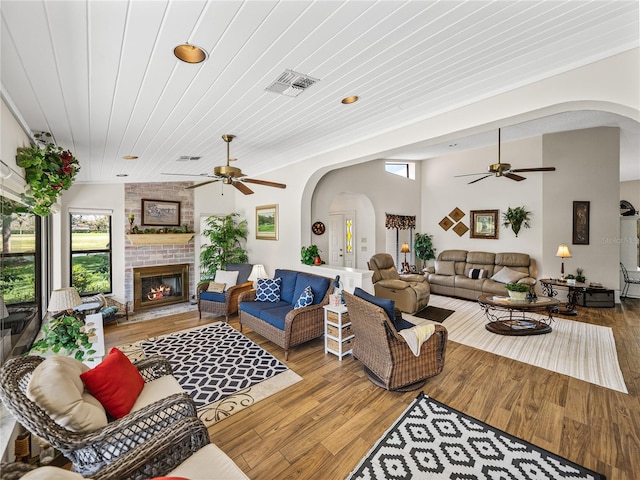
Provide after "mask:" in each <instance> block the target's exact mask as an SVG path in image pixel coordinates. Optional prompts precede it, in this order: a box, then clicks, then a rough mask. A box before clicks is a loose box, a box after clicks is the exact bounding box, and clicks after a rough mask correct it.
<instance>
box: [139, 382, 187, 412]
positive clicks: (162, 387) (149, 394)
mask: <svg viewBox="0 0 640 480" xmlns="http://www.w3.org/2000/svg"><path fill="white" fill-rule="evenodd" d="M174 393H184V390H183V389H182V387H181V386H180V384H179V383H178V381H177V380H176V379H175V377H174V376H173V375H164V376H162V377H160V378H156V379H155V380H152V381H150V382H147V383H145V384H144V388H143V389H142V392H140V395H138V398H137V400H136V402H135V403H134V404H133V407H131V411H132V412H135V411H137V410H140V409H141V408H143V407H146V406H147V405H151V404H152V403H154V402H157V401H158V400H162V399H163V398H167V397H168V396H170V395H173V394H174Z"/></svg>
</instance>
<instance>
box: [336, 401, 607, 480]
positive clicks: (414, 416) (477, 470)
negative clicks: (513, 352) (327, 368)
mask: <svg viewBox="0 0 640 480" xmlns="http://www.w3.org/2000/svg"><path fill="white" fill-rule="evenodd" d="M409 478H414V479H418V478H420V479H465V480H474V479H504V480H516V479H521V480H538V479H545V480H558V479H590V480H598V479H600V480H604V479H605V476H604V475H601V474H599V473H596V472H594V471H592V470H589V469H587V468H585V467H582V466H580V465H577V464H575V463H573V462H571V461H569V460H567V459H565V458H562V457H560V456H558V455H555V454H553V453H551V452H549V451H547V450H544V449H542V448H539V447H536V446H535V445H532V444H530V443H528V442H525V441H524V440H521V439H519V438H517V437H514V436H513V435H510V434H508V433H506V432H503V431H501V430H498V429H496V428H493V427H491V426H489V425H487V424H486V423H483V422H481V421H479V420H476V419H475V418H472V417H470V416H468V415H465V414H464V413H461V412H458V411H457V410H454V409H452V408H450V407H448V406H446V405H444V404H442V403H440V402H438V401H436V400H433V399H432V398H429V397H427V396H426V395H424V394H423V393H420V394H419V395H418V397H417V398H416V399H415V400H414V401H413V403H412V404H411V405H410V406H409V407H408V408H407V409H406V410H405V411H404V413H403V414H402V415H401V416H400V418H399V419H398V420H396V422H395V423H394V424H393V425H392V426H391V428H390V429H389V430H387V431H386V432H385V433H384V435H383V436H382V438H380V440H378V442H377V443H376V444H375V445H374V447H373V448H372V449H371V450H370V451H369V453H367V455H366V457H365V458H364V459H363V460H362V461H361V462H360V463H359V464H358V466H357V467H356V469H355V470H354V471H352V472H351V474H350V476H349V477H348V479H367V480H377V479H379V480H382V479H384V480H391V479H409Z"/></svg>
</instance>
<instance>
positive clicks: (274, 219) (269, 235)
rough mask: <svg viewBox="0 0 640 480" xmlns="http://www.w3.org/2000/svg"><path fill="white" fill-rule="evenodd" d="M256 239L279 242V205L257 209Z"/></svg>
mask: <svg viewBox="0 0 640 480" xmlns="http://www.w3.org/2000/svg"><path fill="white" fill-rule="evenodd" d="M256 238H257V239H258V240H278V205H263V206H262V207H256Z"/></svg>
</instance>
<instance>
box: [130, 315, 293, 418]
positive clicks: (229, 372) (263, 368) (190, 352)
mask: <svg viewBox="0 0 640 480" xmlns="http://www.w3.org/2000/svg"><path fill="white" fill-rule="evenodd" d="M119 348H120V349H121V350H122V351H123V352H124V353H125V354H126V355H127V356H128V357H129V358H131V359H132V360H136V359H139V358H143V357H148V356H151V355H162V356H164V357H165V358H167V359H168V360H169V362H170V363H171V366H172V368H173V374H174V376H175V377H176V379H177V380H178V382H179V383H180V385H181V386H182V388H183V390H184V391H185V392H187V393H188V394H189V395H190V396H191V397H192V398H193V400H194V401H195V404H196V406H197V407H198V417H200V419H201V420H202V421H203V422H204V423H205V425H207V426H209V425H212V424H214V423H216V422H218V421H220V420H222V419H224V418H227V417H229V416H230V415H233V414H234V413H237V412H239V411H240V410H242V409H244V408H246V407H248V406H250V405H253V404H254V403H256V402H258V401H259V400H262V399H264V398H266V397H267V396H269V395H272V394H274V393H276V392H278V391H280V390H282V389H284V388H286V387H288V386H290V385H293V384H294V383H296V382H298V381H300V380H302V378H301V377H300V376H299V375H297V374H296V373H294V372H292V371H291V370H290V369H289V368H288V367H287V366H286V365H284V364H283V363H281V362H280V361H279V360H278V359H277V358H275V357H274V356H273V355H271V354H270V353H269V352H267V351H266V350H264V349H263V348H261V347H260V346H258V345H257V344H255V343H254V342H252V341H251V340H250V339H248V338H247V337H245V336H244V335H243V334H242V333H240V332H239V331H237V330H236V329H235V328H233V327H232V326H230V325H229V324H228V323H225V322H215V323H212V324H209V325H207V326H205V327H198V328H195V329H189V330H185V331H182V332H178V333H172V334H170V335H164V336H160V337H155V338H150V339H147V340H142V341H140V342H136V343H134V344H130V345H124V346H122V347H119Z"/></svg>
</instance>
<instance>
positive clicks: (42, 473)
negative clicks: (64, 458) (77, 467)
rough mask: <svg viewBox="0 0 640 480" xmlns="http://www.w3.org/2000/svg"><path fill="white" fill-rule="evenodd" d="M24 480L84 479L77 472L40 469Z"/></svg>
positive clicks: (27, 475) (53, 468) (55, 468)
mask: <svg viewBox="0 0 640 480" xmlns="http://www.w3.org/2000/svg"><path fill="white" fill-rule="evenodd" d="M21 478H22V480H83V479H84V477H83V476H82V475H80V474H79V473H76V472H71V471H69V470H65V469H64V468H58V467H39V468H36V469H35V470H31V471H30V472H27V473H26V474H25V475H23V476H22V477H21Z"/></svg>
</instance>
